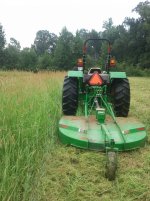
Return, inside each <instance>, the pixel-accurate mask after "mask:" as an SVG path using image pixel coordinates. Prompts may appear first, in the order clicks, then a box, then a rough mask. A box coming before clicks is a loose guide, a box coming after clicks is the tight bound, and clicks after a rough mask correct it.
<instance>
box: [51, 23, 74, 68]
mask: <svg viewBox="0 0 150 201" xmlns="http://www.w3.org/2000/svg"><path fill="white" fill-rule="evenodd" d="M73 38H74V37H73V34H72V33H71V32H69V31H68V30H67V28H66V27H64V28H63V29H62V31H61V33H60V36H59V39H58V42H57V45H56V49H55V53H54V65H55V66H57V67H58V68H60V69H66V70H67V69H69V68H71V67H73Z"/></svg>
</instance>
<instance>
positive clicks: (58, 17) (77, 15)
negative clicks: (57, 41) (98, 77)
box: [0, 0, 144, 47]
mask: <svg viewBox="0 0 150 201" xmlns="http://www.w3.org/2000/svg"><path fill="white" fill-rule="evenodd" d="M139 2H144V1H143V0H141V1H140V0H92V1H91V0H0V23H1V24H2V26H3V28H4V31H5V34H6V39H7V43H9V39H10V37H13V38H15V39H16V40H17V41H19V42H20V44H21V46H22V47H30V46H31V44H33V42H34V39H35V37H36V32H37V31H39V30H48V31H49V32H51V33H55V34H57V35H59V33H60V32H61V30H62V28H63V27H64V26H66V27H67V29H68V30H69V31H71V32H72V33H75V31H76V30H77V29H81V28H85V29H87V30H89V31H90V30H91V29H95V30H96V31H101V30H102V25H103V22H104V21H107V20H108V18H110V17H112V19H113V22H114V24H115V25H119V24H121V23H122V22H123V20H124V18H125V17H134V18H136V17H137V15H136V13H134V12H132V9H133V8H135V7H136V6H137V4H138V3H139Z"/></svg>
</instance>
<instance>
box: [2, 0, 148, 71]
mask: <svg viewBox="0 0 150 201" xmlns="http://www.w3.org/2000/svg"><path fill="white" fill-rule="evenodd" d="M133 12H136V13H137V14H138V15H139V17H138V18H136V19H135V18H130V17H126V18H125V19H124V21H123V23H122V24H121V25H118V26H115V25H114V24H113V19H112V18H109V19H108V20H107V21H104V23H103V31H101V32H97V31H96V30H94V29H93V30H91V31H88V30H86V29H84V28H83V29H80V30H77V31H76V33H75V35H73V34H72V33H71V32H69V31H68V30H67V28H66V27H64V28H63V29H62V31H61V33H60V34H59V36H57V35H55V34H54V33H50V32H49V31H48V30H39V31H38V32H37V33H36V37H35V40H34V43H33V44H32V46H31V48H27V49H26V50H25V49H23V50H21V49H20V44H19V42H18V41H17V40H16V39H14V38H11V39H10V43H9V44H8V46H7V47H6V46H5V44H6V40H5V33H4V30H3V27H2V25H1V24H0V68H4V69H21V70H22V69H23V70H33V69H35V68H40V69H52V68H54V66H55V69H60V70H68V69H72V68H73V67H74V66H76V63H77V62H76V61H77V59H78V58H80V57H82V46H83V43H84V41H85V40H86V39H88V38H107V39H109V40H110V42H111V44H112V47H113V48H112V56H114V57H115V58H116V59H117V61H118V63H122V64H124V63H127V64H128V65H130V66H134V67H131V69H130V70H131V71H134V69H135V67H138V68H139V67H140V68H142V69H149V68H150V3H149V1H145V2H140V3H139V4H138V5H137V6H136V7H135V8H134V9H133ZM101 49H103V51H101ZM106 49H107V46H106V44H105V43H101V42H99V41H96V42H95V41H89V43H88V46H87V53H88V55H87V67H89V66H90V65H98V66H99V65H100V64H101V65H102V66H104V65H105V60H106V55H105V53H106ZM99 57H101V59H99ZM136 69H137V68H136ZM131 74H132V73H131Z"/></svg>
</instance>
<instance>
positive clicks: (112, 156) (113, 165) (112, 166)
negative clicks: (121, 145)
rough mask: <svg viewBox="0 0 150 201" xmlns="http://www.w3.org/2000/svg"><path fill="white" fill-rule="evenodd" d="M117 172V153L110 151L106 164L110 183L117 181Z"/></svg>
mask: <svg viewBox="0 0 150 201" xmlns="http://www.w3.org/2000/svg"><path fill="white" fill-rule="evenodd" d="M116 170H117V153H116V152H115V151H108V153H107V162H106V173H105V176H106V178H108V180H109V181H113V180H115V177H116Z"/></svg>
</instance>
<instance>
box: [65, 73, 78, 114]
mask: <svg viewBox="0 0 150 201" xmlns="http://www.w3.org/2000/svg"><path fill="white" fill-rule="evenodd" d="M77 109H78V79H77V78H74V77H67V76H66V77H65V79H64V85H63V94H62V111H63V114H64V115H68V116H70V115H76V112H77Z"/></svg>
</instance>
